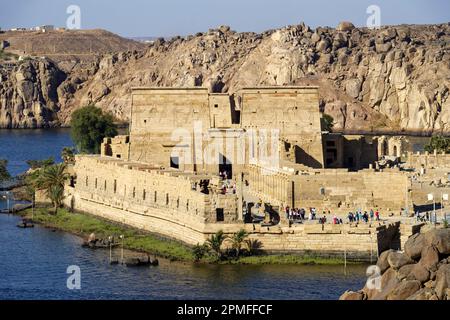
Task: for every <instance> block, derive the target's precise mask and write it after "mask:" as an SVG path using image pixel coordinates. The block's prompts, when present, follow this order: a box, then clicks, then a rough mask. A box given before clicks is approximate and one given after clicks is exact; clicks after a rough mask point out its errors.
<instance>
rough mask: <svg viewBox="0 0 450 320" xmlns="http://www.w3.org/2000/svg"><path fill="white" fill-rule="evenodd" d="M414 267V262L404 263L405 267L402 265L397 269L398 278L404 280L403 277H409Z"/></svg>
mask: <svg viewBox="0 0 450 320" xmlns="http://www.w3.org/2000/svg"><path fill="white" fill-rule="evenodd" d="M413 268H414V264H407V265H404V266H403V267H401V268H400V269H398V271H397V278H398V280H400V281H402V280H403V279H405V278H406V277H408V276H409V274H410V273H411V271H412V269H413Z"/></svg>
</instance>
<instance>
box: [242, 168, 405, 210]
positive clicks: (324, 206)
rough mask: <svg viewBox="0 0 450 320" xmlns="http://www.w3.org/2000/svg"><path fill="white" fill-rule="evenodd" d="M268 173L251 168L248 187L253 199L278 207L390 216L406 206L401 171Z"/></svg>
mask: <svg viewBox="0 0 450 320" xmlns="http://www.w3.org/2000/svg"><path fill="white" fill-rule="evenodd" d="M267 170H268V169H265V168H261V167H259V166H257V165H255V166H250V167H249V175H248V177H249V178H248V180H249V187H250V189H251V191H252V192H253V193H254V195H256V196H258V197H260V198H261V199H263V200H264V201H267V202H272V203H274V204H277V205H288V206H291V207H298V208H308V207H315V208H317V210H318V212H319V213H320V212H322V210H325V211H328V210H331V211H332V212H333V213H346V212H348V211H354V210H355V209H357V208H361V209H362V210H367V211H369V210H370V209H371V208H373V209H378V210H380V211H381V213H384V214H388V213H390V212H394V213H398V212H399V211H400V209H401V208H403V207H404V206H405V204H406V203H405V202H406V197H407V190H408V189H407V188H408V178H407V175H406V174H404V173H402V172H398V171H389V172H376V171H373V170H362V171H358V172H348V171H347V170H345V169H325V170H316V171H314V170H311V171H308V172H296V173H295V174H294V173H292V172H291V173H289V172H288V171H286V170H285V171H284V172H283V171H282V170H279V172H278V173H276V174H268V173H267Z"/></svg>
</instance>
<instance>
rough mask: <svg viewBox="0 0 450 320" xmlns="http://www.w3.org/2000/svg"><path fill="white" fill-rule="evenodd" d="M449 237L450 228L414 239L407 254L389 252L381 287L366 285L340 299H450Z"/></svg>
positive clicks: (384, 258) (380, 262)
mask: <svg viewBox="0 0 450 320" xmlns="http://www.w3.org/2000/svg"><path fill="white" fill-rule="evenodd" d="M449 237H450V229H437V230H431V231H427V232H425V233H419V234H415V235H413V236H411V237H410V238H409V239H408V240H407V241H406V243H405V252H399V251H395V250H388V251H385V252H383V253H382V254H381V255H380V257H379V259H378V262H377V266H379V267H380V272H381V277H380V278H379V279H376V280H379V281H378V283H379V284H380V285H379V286H378V287H377V286H375V285H374V286H368V285H367V284H366V286H365V287H364V288H363V289H361V290H359V291H356V292H354V291H346V292H345V293H344V294H342V295H341V297H340V299H341V300H405V299H407V300H450V289H449V285H450V253H449V251H448V245H449V244H450V239H449ZM376 282H377V281H374V282H373V283H376ZM369 287H370V288H369Z"/></svg>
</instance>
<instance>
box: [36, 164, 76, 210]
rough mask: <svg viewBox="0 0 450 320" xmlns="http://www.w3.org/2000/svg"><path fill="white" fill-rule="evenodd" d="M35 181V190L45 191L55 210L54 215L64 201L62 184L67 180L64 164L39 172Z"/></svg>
mask: <svg viewBox="0 0 450 320" xmlns="http://www.w3.org/2000/svg"><path fill="white" fill-rule="evenodd" d="M39 171H40V172H39V175H38V176H37V178H36V180H35V184H36V187H37V189H40V190H45V192H46V194H47V197H49V198H50V200H51V201H52V204H53V206H54V208H55V214H56V212H57V210H58V208H59V207H60V206H61V203H62V200H63V199H64V184H65V182H66V180H67V179H68V178H69V174H68V173H67V172H66V165H65V164H64V163H60V164H55V165H52V166H48V167H45V168H42V169H41V170H39Z"/></svg>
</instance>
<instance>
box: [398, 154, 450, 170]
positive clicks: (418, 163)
mask: <svg viewBox="0 0 450 320" xmlns="http://www.w3.org/2000/svg"><path fill="white" fill-rule="evenodd" d="M407 165H408V167H410V168H416V169H420V168H421V167H423V168H425V169H430V168H449V167H450V154H445V153H437V152H436V153H428V152H425V153H412V152H408V160H407Z"/></svg>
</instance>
